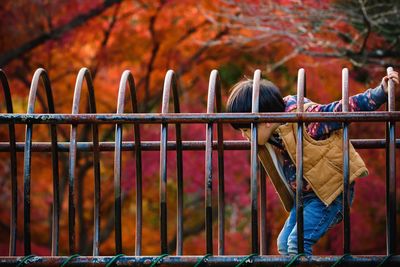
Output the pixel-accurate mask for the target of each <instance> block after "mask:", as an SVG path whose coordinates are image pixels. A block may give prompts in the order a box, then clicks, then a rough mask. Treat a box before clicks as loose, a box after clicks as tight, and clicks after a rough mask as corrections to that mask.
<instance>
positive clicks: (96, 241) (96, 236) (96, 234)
mask: <svg viewBox="0 0 400 267" xmlns="http://www.w3.org/2000/svg"><path fill="white" fill-rule="evenodd" d="M89 95H90V94H89ZM91 98H94V96H92V97H91ZM92 103H94V102H92ZM91 113H96V110H93V109H92V110H91ZM92 140H93V168H94V222H93V224H94V231H93V256H99V247H100V192H101V191H100V190H101V189H100V151H99V134H98V127H97V124H93V125H92Z"/></svg>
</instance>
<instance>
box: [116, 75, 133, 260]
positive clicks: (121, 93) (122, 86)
mask: <svg viewBox="0 0 400 267" xmlns="http://www.w3.org/2000/svg"><path fill="white" fill-rule="evenodd" d="M127 83H128V84H129V89H130V93H131V104H132V110H135V107H136V106H137V103H136V91H135V85H134V81H133V77H132V74H131V73H130V72H129V71H127V70H126V71H124V72H123V73H122V76H121V80H120V83H119V89H118V101H117V114H123V113H124V107H125V92H126V86H127ZM136 110H137V109H136ZM122 134H123V128H122V124H120V123H117V124H116V126H115V152H114V206H115V251H116V254H120V253H122V223H121V209H122V198H121V197H122V196H121V161H122V152H121V148H122V137H123V135H122ZM135 141H137V140H135Z"/></svg>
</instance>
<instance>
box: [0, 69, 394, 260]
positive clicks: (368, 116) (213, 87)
mask: <svg viewBox="0 0 400 267" xmlns="http://www.w3.org/2000/svg"><path fill="white" fill-rule="evenodd" d="M388 71H389V70H388ZM342 74H343V77H342V81H343V82H342V88H343V90H342V95H343V112H341V113H318V112H317V113H305V112H303V111H304V110H303V103H304V95H305V71H304V70H303V69H300V70H299V73H298V86H297V91H298V97H297V101H298V102H297V106H298V107H299V109H298V110H297V112H293V113H259V112H258V110H259V109H258V102H259V87H260V78H261V72H260V71H259V70H256V71H255V73H254V79H253V100H252V101H253V104H252V105H253V106H252V112H251V113H222V103H221V85H220V79H219V75H218V72H217V71H216V70H213V71H212V72H211V75H210V80H209V88H208V100H207V112H206V113H181V112H180V108H179V96H178V89H177V85H176V80H175V74H174V72H173V71H168V72H167V74H166V77H165V81H164V89H163V98H162V109H161V113H151V114H149V113H138V109H137V100H136V91H135V83H134V79H133V76H132V74H131V73H130V72H129V71H125V72H124V73H123V74H122V78H121V81H120V85H119V92H118V103H117V112H116V113H114V114H111V113H110V114H99V113H96V102H95V93H94V88H93V84H92V80H91V76H90V72H89V71H88V70H87V69H85V68H83V69H81V70H80V72H79V74H78V77H77V80H76V85H75V91H74V98H73V105H72V112H71V114H57V113H55V109H54V103H53V96H52V89H51V85H50V80H49V78H48V76H47V73H46V71H45V70H43V69H38V70H37V71H36V72H35V74H34V77H33V79H32V83H31V88H30V93H29V99H28V109H27V113H26V114H15V113H13V106H12V101H11V95H10V88H9V85H8V81H7V78H6V76H5V74H4V72H3V71H0V81H1V84H2V88H3V93H4V100H5V103H6V109H7V113H2V114H0V123H2V124H8V127H9V142H0V152H8V153H9V158H10V172H11V177H10V178H11V215H10V237H9V244H10V245H9V257H0V263H1V264H10V265H13V264H17V263H35V264H37V265H41V264H42V265H49V266H50V265H60V264H62V263H66V261H68V264H98V265H105V264H107V263H110V261H114V260H115V261H116V260H118V265H130V266H150V265H151V264H154V262H155V261H156V260H157V261H158V260H160V262H158V264H159V265H160V266H167V265H168V266H172V265H174V266H194V265H195V264H196V263H199V262H200V261H204V262H203V264H206V265H207V266H238V264H241V263H242V264H248V263H251V264H253V265H254V266H284V265H287V264H288V263H289V261H290V260H291V258H290V257H288V256H273V255H266V254H267V240H266V191H265V185H266V181H265V179H266V174H265V172H264V170H263V168H261V169H260V168H259V163H258V158H257V153H258V151H257V142H256V140H257V135H258V133H257V127H256V125H257V123H259V122H266V121H268V122H296V123H297V125H298V126H297V127H298V128H297V129H298V131H297V139H298V140H299V141H298V142H297V147H296V171H297V175H296V182H297V191H296V208H297V214H298V216H297V231H298V252H299V253H303V252H304V245H303V242H304V238H303V196H302V191H301V190H300V189H301V188H302V177H303V123H305V122H316V121H331V122H333V121H335V122H342V123H343V163H344V173H343V181H344V182H343V191H344V194H343V210H344V223H343V228H344V231H343V235H344V242H343V253H344V254H349V253H351V247H350V240H351V235H350V234H351V232H350V216H349V215H350V209H349V199H350V195H349V142H352V144H353V145H354V147H356V148H385V149H386V158H387V160H386V170H387V177H386V180H387V183H386V196H387V198H386V199H387V200H386V207H387V220H386V221H387V231H386V236H387V255H364V256H361V255H358V256H355V255H352V256H350V257H346V258H345V259H343V258H341V257H339V256H312V257H300V258H299V259H298V262H299V263H300V264H302V265H304V266H330V265H332V264H333V263H335V262H337V261H339V260H344V261H345V262H346V264H348V265H354V266H376V265H377V264H379V263H380V262H382V261H383V260H385V261H386V260H388V261H387V262H386V263H385V264H387V266H396V265H398V264H400V256H398V255H394V253H396V246H397V240H396V225H397V224H396V156H395V152H396V151H395V150H396V147H397V148H398V147H400V140H399V139H396V138H395V123H396V122H397V121H399V120H400V112H397V111H395V107H394V99H395V98H394V90H393V89H394V85H393V82H392V81H389V85H388V87H389V95H388V110H387V111H385V112H349V111H348V105H349V101H348V71H347V69H343V73H342ZM40 80H41V81H42V82H43V85H44V88H45V91H46V96H47V105H48V111H49V113H48V114H35V112H34V106H35V101H36V92H37V89H38V85H39V81H40ZM84 82H86V85H87V88H88V91H89V108H90V113H85V114H81V113H79V102H80V95H81V89H82V86H83V83H84ZM127 87H129V93H130V98H129V99H130V102H131V106H132V113H125V111H124V103H125V101H126V100H125V99H126V89H127ZM171 90H172V94H173V98H172V99H173V104H174V112H173V113H170V112H169V101H170V94H171ZM214 107H216V112H215V109H214ZM354 121H358V122H386V125H387V126H386V128H387V130H386V132H387V134H386V139H356V140H349V136H348V123H349V122H354ZM229 122H250V123H251V125H252V127H251V136H252V139H251V140H252V141H251V142H247V141H234V140H223V132H222V131H223V128H222V125H223V124H224V123H229ZM190 123H204V124H205V126H206V140H205V141H184V140H182V137H181V124H190ZM16 124H22V125H26V132H25V142H16V138H15V125H16ZM37 124H48V125H50V129H51V142H32V131H33V126H34V125H37ZM59 124H67V125H70V126H71V129H70V141H69V142H58V141H57V130H56V126H57V125H59ZM81 124H89V125H91V127H92V141H91V142H77V126H78V125H81ZM99 124H109V125H115V141H114V142H99V136H98V125H99ZM124 124H133V125H134V137H135V141H123V138H122V137H123V125H124ZM141 124H157V125H161V136H160V141H159V142H158V141H141V136H140V125H141ZM169 124H173V125H175V127H176V131H175V133H176V139H175V140H176V141H168V126H169ZM215 124H216V125H217V141H215V140H214V136H213V126H214V125H215ZM249 149H250V152H251V174H250V180H251V183H250V184H251V240H252V241H251V252H252V253H253V254H252V255H251V256H250V257H247V258H246V257H245V255H241V256H229V255H225V238H224V237H225V229H224V225H225V201H224V167H223V166H224V150H249ZM149 150H152V151H160V188H159V190H160V192H159V193H160V203H159V205H160V216H159V222H160V232H159V234H160V254H165V253H168V248H167V244H168V238H167V237H168V235H167V229H168V228H167V213H168V207H167V190H166V185H167V159H168V157H167V150H174V151H176V157H177V160H176V162H177V230H176V231H177V236H176V240H177V244H176V255H175V256H169V257H163V258H162V259H161V258H157V257H155V256H149V255H145V256H143V255H142V222H143V215H142V214H143V207H142V168H146V166H142V151H149ZM183 150H205V173H204V175H205V235H206V251H205V252H206V253H207V254H210V256H207V257H200V256H189V255H182V254H183V227H184V225H183V160H182V151H183ZM213 150H217V151H218V200H217V203H218V208H217V211H218V212H217V214H218V216H217V222H218V243H217V244H218V248H217V254H216V255H213V253H214V251H215V250H214V248H213V221H214V219H213V214H215V213H213V209H215V207H213V206H212V190H213V189H212V181H213V179H214V177H213V166H212V156H213V153H212V151H213ZM78 151H92V152H93V170H94V177H95V179H94V225H93V252H92V255H93V256H92V257H87V256H80V257H75V258H71V257H66V256H58V255H59V235H60V226H59V218H60V197H59V173H58V153H59V152H69V177H68V188H69V190H68V213H69V217H68V229H69V232H68V233H69V234H68V236H69V252H70V255H73V254H74V253H76V248H75V204H74V198H75V192H74V182H75V180H76V177H75V165H76V158H77V152H78ZM101 151H114V192H115V196H114V205H115V226H114V228H115V252H116V254H120V253H122V252H123V246H122V245H123V244H122V230H121V217H122V213H121V205H122V203H121V202H122V200H121V162H122V151H135V159H136V190H137V194H136V224H135V225H136V226H135V227H136V229H135V255H130V256H123V257H122V256H121V255H118V257H110V256H99V255H100V253H99V246H100V239H99V237H100V230H101V229H100V209H99V207H100V202H101V197H100V186H101V183H100V161H99V155H100V152H101ZM20 152H23V153H24V172H23V176H24V177H23V181H24V185H23V187H24V196H23V198H24V201H23V207H24V218H23V225H24V227H23V229H24V230H23V231H24V232H23V236H24V254H25V256H29V255H30V254H31V231H30V228H31V226H30V213H31V207H30V188H31V155H32V153H35V152H39V153H41V152H51V155H52V169H53V172H52V175H53V177H52V178H53V192H54V194H53V201H52V204H53V208H52V213H53V215H52V229H51V241H52V242H51V256H49V257H24V258H21V257H16V256H15V255H16V240H17V238H16V237H17V207H18V205H17V199H18V198H17V153H20ZM258 181H260V185H261V186H260V188H261V192H258ZM258 203H260V207H258ZM389 257H390V259H389Z"/></svg>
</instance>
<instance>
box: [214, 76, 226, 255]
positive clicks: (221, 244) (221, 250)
mask: <svg viewBox="0 0 400 267" xmlns="http://www.w3.org/2000/svg"><path fill="white" fill-rule="evenodd" d="M213 71H214V70H213ZM215 72H216V91H215V95H216V105H217V112H218V113H221V112H222V99H221V80H220V78H219V74H218V71H217V70H215ZM217 137H218V142H217V147H218V255H224V254H225V185H224V144H223V142H224V135H223V128H222V124H221V123H218V124H217Z"/></svg>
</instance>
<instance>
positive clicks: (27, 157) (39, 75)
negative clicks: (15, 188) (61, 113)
mask: <svg viewBox="0 0 400 267" xmlns="http://www.w3.org/2000/svg"><path fill="white" fill-rule="evenodd" d="M40 79H42V82H43V85H44V88H45V91H46V98H47V107H48V112H49V113H55V111H54V102H53V95H52V92H51V86H50V80H49V78H48V76H47V73H46V71H45V70H44V69H42V68H39V69H37V70H36V71H35V74H34V75H33V78H32V83H31V87H30V90H29V99H28V108H27V114H32V113H34V109H35V101H36V93H37V88H38V84H39V80H40ZM32 131H33V125H32V124H27V125H26V136H25V153H24V247H25V254H27V255H28V254H30V253H31V244H30V243H31V236H30V235H31V231H30V187H31V149H32ZM50 132H51V158H52V171H53V172H52V173H53V210H52V221H53V222H52V230H51V255H52V256H53V255H57V254H58V236H59V235H58V234H59V195H58V178H59V177H58V154H57V131H56V125H53V124H51V125H50Z"/></svg>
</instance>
